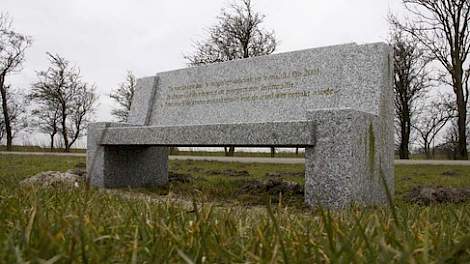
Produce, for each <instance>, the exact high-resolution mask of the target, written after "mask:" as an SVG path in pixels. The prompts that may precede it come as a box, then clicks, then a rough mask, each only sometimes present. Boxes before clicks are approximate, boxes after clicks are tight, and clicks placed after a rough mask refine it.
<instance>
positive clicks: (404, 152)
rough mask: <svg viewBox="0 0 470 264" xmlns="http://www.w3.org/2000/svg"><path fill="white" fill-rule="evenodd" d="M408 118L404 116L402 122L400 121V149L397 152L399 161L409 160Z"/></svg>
mask: <svg viewBox="0 0 470 264" xmlns="http://www.w3.org/2000/svg"><path fill="white" fill-rule="evenodd" d="M410 124H411V122H410V118H409V115H406V116H405V117H403V120H401V122H400V125H401V140H400V148H399V150H398V152H399V155H400V159H409V158H410V157H409V153H410V152H409V149H408V146H409V143H410V130H411V127H410Z"/></svg>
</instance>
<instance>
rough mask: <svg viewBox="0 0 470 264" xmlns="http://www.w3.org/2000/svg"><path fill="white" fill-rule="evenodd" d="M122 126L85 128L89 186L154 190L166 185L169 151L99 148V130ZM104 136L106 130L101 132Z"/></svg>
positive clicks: (99, 124) (119, 147) (109, 125)
mask: <svg viewBox="0 0 470 264" xmlns="http://www.w3.org/2000/svg"><path fill="white" fill-rule="evenodd" d="M116 126H124V125H122V124H118V123H94V124H91V125H90V127H89V128H88V142H87V145H88V146H87V172H88V181H89V183H90V184H91V185H92V186H96V187H106V188H118V187H153V186H161V185H165V184H167V183H168V148H166V147H153V146H101V145H100V144H99V142H100V138H101V137H102V135H101V134H100V133H99V132H98V129H104V128H106V127H116ZM102 131H104V133H106V132H105V131H106V130H102Z"/></svg>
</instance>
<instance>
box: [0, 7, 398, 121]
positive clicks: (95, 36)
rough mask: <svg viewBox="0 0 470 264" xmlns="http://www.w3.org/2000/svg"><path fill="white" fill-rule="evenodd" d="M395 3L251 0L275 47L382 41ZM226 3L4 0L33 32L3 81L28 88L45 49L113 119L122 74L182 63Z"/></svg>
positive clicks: (43, 64)
mask: <svg viewBox="0 0 470 264" xmlns="http://www.w3.org/2000/svg"><path fill="white" fill-rule="evenodd" d="M400 2H401V1H400V0H354V1H351V0H253V4H254V6H255V9H256V10H257V11H259V12H260V13H263V14H265V15H266V18H265V22H264V25H263V27H264V28H266V29H269V30H271V29H272V30H274V31H275V32H276V36H277V38H278V39H279V40H280V45H279V47H278V50H277V52H285V51H292V50H298V49H306V48H313V47H319V46H325V45H333V44H341V43H348V42H357V43H367V42H377V41H384V40H386V39H387V35H388V30H389V27H388V25H387V22H386V17H387V14H388V13H389V12H393V13H397V12H399V11H400V10H401V4H400ZM229 3H231V1H229V0H218V1H216V0H199V1H189V0H186V1H183V0H153V1H150V0H139V1H130V0H113V1H98V0H67V1H64V0H1V5H0V12H7V13H9V15H10V16H11V17H12V18H13V20H14V28H15V29H16V31H18V32H21V33H26V34H29V35H31V36H32V38H33V41H34V42H33V45H32V47H31V48H30V49H29V50H28V51H27V56H26V62H25V64H24V70H23V71H22V72H20V73H16V74H15V75H14V76H12V77H10V78H9V79H8V80H7V81H9V82H10V83H12V84H13V85H14V86H15V87H16V88H21V89H29V87H30V86H31V83H32V82H34V80H35V78H36V73H35V72H36V71H39V70H44V69H46V68H47V62H48V61H47V57H46V54H45V53H46V52H52V53H58V54H60V55H61V56H64V57H66V58H67V59H69V60H71V61H72V62H73V63H75V64H76V65H78V66H79V67H80V69H81V71H82V74H83V77H84V79H85V80H87V81H89V82H93V83H95V84H96V86H97V89H98V90H97V91H98V94H99V96H100V100H99V106H98V111H97V115H96V119H97V120H98V121H110V120H111V115H110V111H111V108H112V106H113V104H112V102H111V101H110V100H109V98H108V95H109V93H110V91H111V90H112V89H113V88H115V87H117V86H118V84H119V83H120V82H122V81H124V79H125V75H126V72H127V70H131V71H133V72H134V73H135V74H136V75H137V77H143V76H148V75H154V74H155V73H157V72H160V71H166V70H171V69H178V68H182V67H186V61H185V60H184V58H183V56H184V54H190V53H191V51H192V43H193V42H194V41H196V40H203V39H204V37H205V36H206V34H205V29H207V28H208V27H210V26H211V25H213V24H214V23H215V21H216V16H217V15H218V14H219V13H220V9H221V8H223V7H227V5H228V4H229Z"/></svg>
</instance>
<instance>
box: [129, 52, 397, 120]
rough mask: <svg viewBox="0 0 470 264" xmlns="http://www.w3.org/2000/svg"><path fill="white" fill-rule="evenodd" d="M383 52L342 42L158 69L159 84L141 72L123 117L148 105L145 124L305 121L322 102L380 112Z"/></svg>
mask: <svg viewBox="0 0 470 264" xmlns="http://www.w3.org/2000/svg"><path fill="white" fill-rule="evenodd" d="M388 56H389V48H388V46H387V45H385V44H382V43H378V44H369V45H356V44H348V45H341V46H333V47H326V48H317V49H309V50H302V51H294V52H288V53H281V54H275V55H269V56H262V57H255V58H249V59H244V60H237V61H231V62H226V63H219V64H212V65H206V66H200V67H194V68H187V69H181V70H175V71H169V72H163V73H158V74H157V83H154V79H155V77H147V78H142V79H139V82H138V88H137V91H136V96H135V98H134V102H133V105H132V110H131V114H130V120H129V121H130V122H131V123H136V124H142V116H143V115H144V113H143V112H146V111H147V109H150V112H151V113H150V115H149V120H148V121H149V122H148V124H149V125H162V126H171V125H196V124H219V123H222V124H230V123H253V122H276V121H294V120H305V119H306V116H305V114H306V112H307V110H314V109H322V108H353V109H357V110H362V111H365V112H369V113H373V114H379V112H380V111H381V110H380V105H381V101H382V99H381V98H382V97H383V96H384V93H386V92H387V91H384V90H385V88H386V87H388V84H387V82H389V81H390V80H388V74H389V71H390V69H387V65H388V61H387V60H388V59H389V57H388ZM152 89H156V90H155V95H154V98H155V99H154V100H153V101H152V102H150V104H149V103H148V102H147V101H148V100H149V98H151V96H153V95H152V92H153V90H152ZM146 100H147V101H146Z"/></svg>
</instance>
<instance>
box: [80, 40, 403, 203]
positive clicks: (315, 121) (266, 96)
mask: <svg viewBox="0 0 470 264" xmlns="http://www.w3.org/2000/svg"><path fill="white" fill-rule="evenodd" d="M392 73H393V69H392V64H391V49H390V48H389V46H388V45H386V44H384V43H374V44H366V45H356V44H346V45H338V46H331V47H323V48H315V49H308V50H301V51H293V52H288V53H281V54H275V55H270V56H262V57H255V58H249V59H243V60H237V61H231V62H226V63H219V64H212V65H206V66H201V67H194V68H187V69H181V70H175V71H169V72H162V73H158V74H157V75H156V76H152V77H146V78H141V79H139V80H138V85H137V90H136V95H135V97H134V101H133V103H132V109H131V113H130V116H129V123H130V124H133V125H138V126H144V127H139V128H129V129H125V128H122V125H109V126H110V128H109V129H108V131H109V133H107V134H106V133H105V134H103V133H104V132H105V131H106V130H103V128H104V127H103V125H102V124H96V125H93V126H91V128H90V130H89V135H88V148H89V151H88V156H89V157H88V159H89V160H91V159H92V160H95V162H94V165H93V168H91V167H90V169H89V171H91V172H92V174H93V175H92V176H91V182H92V184H93V185H96V186H117V185H122V183H125V184H127V185H128V186H140V185H142V184H144V185H148V184H164V183H165V182H166V181H167V180H166V179H167V174H166V173H167V172H166V171H165V170H166V166H167V164H166V162H167V161H166V159H167V157H166V152H167V151H166V148H165V147H164V146H170V145H172V146H177V145H185V146H189V145H196V146H202V145H210V146H214V145H221V146H223V145H231V144H233V145H243V146H268V145H271V144H272V145H275V146H305V147H306V159H307V160H306V196H305V200H306V202H307V203H308V204H310V205H318V204H320V205H323V206H326V207H331V208H339V207H344V206H347V205H349V204H351V203H352V202H358V203H363V204H377V203H383V202H385V192H384V188H383V186H384V182H386V183H388V186H389V188H390V190H391V191H392V193H393V177H394V174H393V123H392V122H393V116H392V114H393V112H392V111H393V104H392V102H393V101H392V100H393V97H392V92H393V91H392V86H391V85H392ZM147 126H148V128H146V127H147ZM102 135H104V136H102ZM120 142H121V143H120ZM312 143H313V145H312ZM105 144H107V145H106V147H105ZM120 144H122V145H133V146H132V147H129V146H127V147H122V146H120ZM148 148H150V149H151V150H150V151H147V150H148ZM92 156H93V157H92ZM133 160H135V163H134V161H133ZM147 163H148V164H149V165H148V168H147V167H146V166H147V165H146V164H147ZM134 164H136V165H134ZM155 164H161V166H159V165H155ZM100 166H101V167H104V168H101V167H100ZM112 166H117V167H118V169H113V168H108V167H112ZM97 167H98V168H100V169H96V168H97ZM140 167H143V169H142V170H141V169H140ZM126 168H127V169H126ZM153 171H156V172H155V173H153ZM121 172H122V173H121ZM100 173H101V174H100ZM103 173H104V174H103ZM103 175H104V176H103ZM149 175H150V176H149ZM129 177H130V178H133V179H132V180H128V181H127V182H126V179H127V178H129ZM139 177H140V178H142V179H141V180H139V179H137V178H139ZM152 177H153V178H155V179H153V180H148V179H150V178H152ZM103 179H105V180H103ZM113 181H116V182H118V183H119V184H114V183H113Z"/></svg>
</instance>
